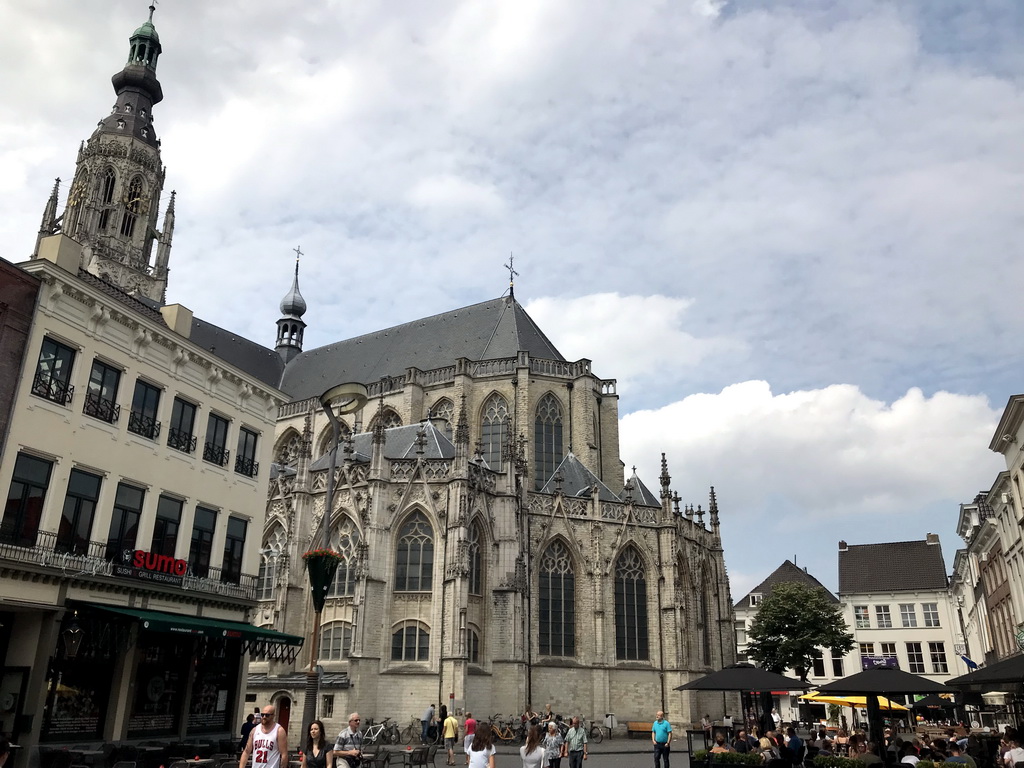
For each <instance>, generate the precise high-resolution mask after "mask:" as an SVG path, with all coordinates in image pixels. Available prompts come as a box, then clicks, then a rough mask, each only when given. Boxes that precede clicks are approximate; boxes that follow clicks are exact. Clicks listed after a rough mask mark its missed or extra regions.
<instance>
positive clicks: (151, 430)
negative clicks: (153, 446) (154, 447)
mask: <svg viewBox="0 0 1024 768" xmlns="http://www.w3.org/2000/svg"><path fill="white" fill-rule="evenodd" d="M159 407H160V389H159V388H158V387H154V386H153V385H152V384H149V383H148V382H145V381H143V380H142V379H137V380H136V381H135V394H134V395H133V396H132V411H131V413H130V414H129V415H128V431H129V432H132V433H133V434H136V435H142V436H143V437H148V438H149V439H150V440H156V439H157V437H159V436H160V422H159V421H157V420H156V414H157V409H158V408H159Z"/></svg>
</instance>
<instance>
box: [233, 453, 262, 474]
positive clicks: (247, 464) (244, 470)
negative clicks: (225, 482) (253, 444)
mask: <svg viewBox="0 0 1024 768" xmlns="http://www.w3.org/2000/svg"><path fill="white" fill-rule="evenodd" d="M259 471H260V463H259V462H258V461H253V460H252V459H249V458H246V457H245V456H238V457H237V458H236V459H235V472H237V473H238V474H240V475H245V476H246V477H256V473H257V472H259Z"/></svg>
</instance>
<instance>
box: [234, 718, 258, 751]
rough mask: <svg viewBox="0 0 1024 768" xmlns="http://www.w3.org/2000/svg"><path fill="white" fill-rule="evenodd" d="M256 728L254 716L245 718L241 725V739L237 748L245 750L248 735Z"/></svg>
mask: <svg viewBox="0 0 1024 768" xmlns="http://www.w3.org/2000/svg"><path fill="white" fill-rule="evenodd" d="M255 727H256V715H249V716H248V717H246V718H245V722H244V723H242V739H241V741H239V742H238V748H239V749H240V750H241V749H245V745H246V742H248V741H249V734H250V733H251V732H252V729H253V728H255Z"/></svg>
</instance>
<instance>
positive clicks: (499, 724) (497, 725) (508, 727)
mask: <svg viewBox="0 0 1024 768" xmlns="http://www.w3.org/2000/svg"><path fill="white" fill-rule="evenodd" d="M491 727H492V728H493V729H494V738H495V739H497V740H498V741H501V742H503V743H505V744H511V743H512V742H516V743H522V742H525V741H526V724H525V723H523V722H521V721H519V720H518V719H517V718H515V717H512V716H509V717H507V718H503V717H502V716H501V715H493V716H492V717H491Z"/></svg>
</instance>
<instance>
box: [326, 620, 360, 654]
mask: <svg viewBox="0 0 1024 768" xmlns="http://www.w3.org/2000/svg"><path fill="white" fill-rule="evenodd" d="M351 652H352V625H351V624H348V623H346V622H343V621H335V622H333V623H331V624H328V625H326V626H325V627H324V628H323V629H321V630H320V658H322V659H327V660H328V661H340V660H341V659H347V658H348V656H349V653H351Z"/></svg>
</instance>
